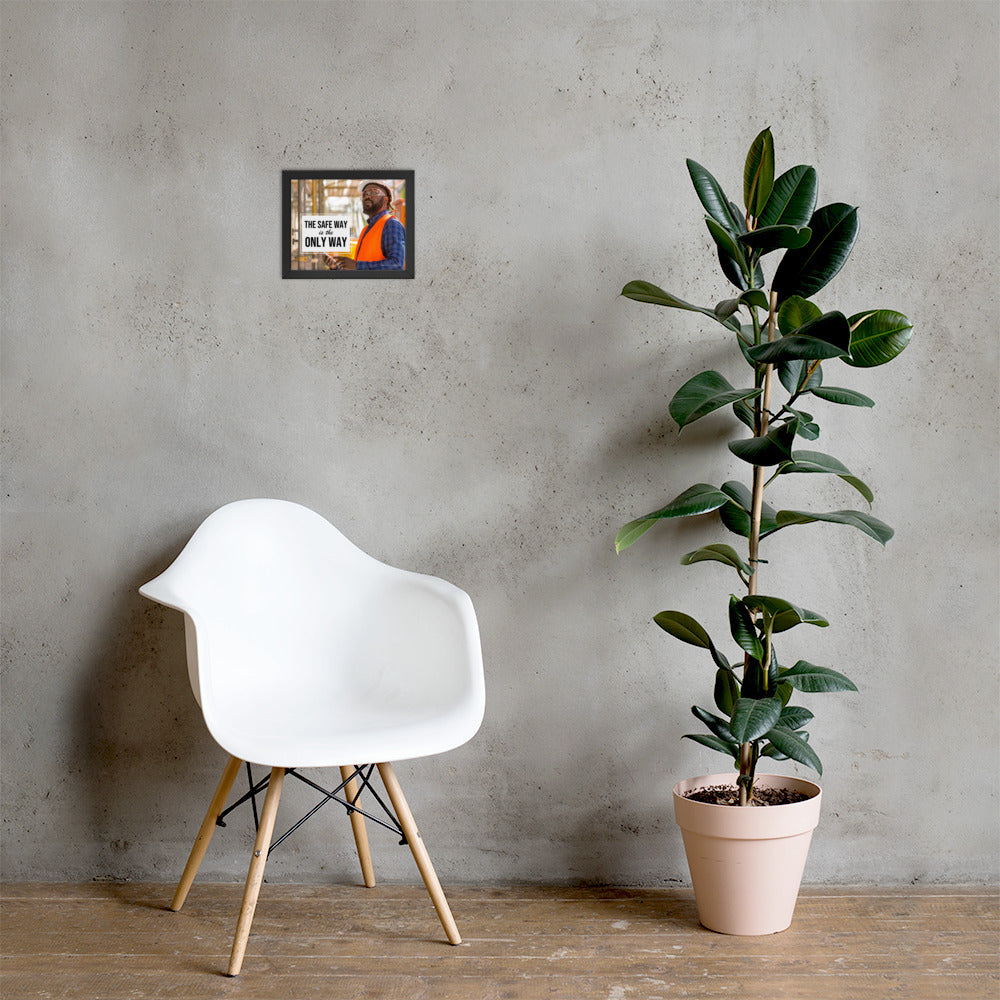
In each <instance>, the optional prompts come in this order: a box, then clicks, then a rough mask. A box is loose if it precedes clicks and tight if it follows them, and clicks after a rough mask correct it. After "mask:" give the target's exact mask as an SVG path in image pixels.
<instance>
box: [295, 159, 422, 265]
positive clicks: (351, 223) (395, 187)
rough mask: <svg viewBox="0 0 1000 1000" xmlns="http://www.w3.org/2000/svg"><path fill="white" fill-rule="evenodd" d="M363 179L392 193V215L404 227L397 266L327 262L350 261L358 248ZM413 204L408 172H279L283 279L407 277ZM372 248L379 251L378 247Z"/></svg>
mask: <svg viewBox="0 0 1000 1000" xmlns="http://www.w3.org/2000/svg"><path fill="white" fill-rule="evenodd" d="M366 181H375V182H377V183H379V184H381V185H383V186H385V187H387V188H388V189H389V191H390V193H391V194H392V196H393V198H392V202H393V215H392V218H394V219H395V220H396V221H398V222H400V223H402V225H403V230H404V244H405V257H404V260H403V266H402V267H388V268H387V267H384V266H383V267H374V266H372V265H371V264H370V263H369V262H367V261H359V262H357V263H358V264H365V266H364V267H357V269H355V270H340V269H336V268H335V267H333V266H332V265H331V264H330V262H329V259H328V255H329V256H332V257H336V258H340V257H349V258H350V259H353V257H354V254H355V253H356V252H357V243H358V241H360V242H361V244H362V246H365V245H366V243H365V239H366V236H367V235H368V234H366V232H365V225H366V223H367V219H366V217H365V216H364V213H363V212H362V210H361V199H360V194H361V186H362V185H364V183H365V182H366ZM414 203H415V199H414V178H413V171H412V170H386V169H372V170H340V169H333V170H283V171H282V172H281V276H282V278H320V279H333V280H339V279H344V278H346V279H352V278H354V279H357V278H360V279H371V278H412V277H413V274H414V263H415V262H414V259H413V258H414V245H415V240H414V216H415V211H414ZM397 232H398V230H397ZM384 242H385V241H383V245H384ZM370 252H371V247H370V244H369V253H370ZM376 252H378V253H381V249H379V250H378V251H376ZM383 259H384V258H383ZM390 259H391V258H390ZM378 263H381V261H380V262H378Z"/></svg>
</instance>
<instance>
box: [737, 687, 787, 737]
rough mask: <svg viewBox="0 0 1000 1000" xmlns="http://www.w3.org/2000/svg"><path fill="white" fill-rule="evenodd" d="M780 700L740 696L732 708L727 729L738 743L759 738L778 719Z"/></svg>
mask: <svg viewBox="0 0 1000 1000" xmlns="http://www.w3.org/2000/svg"><path fill="white" fill-rule="evenodd" d="M780 715H781V702H780V701H778V700H777V699H776V698H740V700H739V701H738V702H736V706H735V708H734V709H733V717H732V720H731V721H730V723H729V731H730V732H731V733H732V734H733V738H734V739H735V740H736V741H737V742H738V743H750V742H752V741H753V740H759V739H760V738H761V737H762V736H763V735H764V734H765V733H767V731H768V730H769V729H771V728H772V727H773V726H774V725H775V724H776V723H777V721H778V717H779V716H780Z"/></svg>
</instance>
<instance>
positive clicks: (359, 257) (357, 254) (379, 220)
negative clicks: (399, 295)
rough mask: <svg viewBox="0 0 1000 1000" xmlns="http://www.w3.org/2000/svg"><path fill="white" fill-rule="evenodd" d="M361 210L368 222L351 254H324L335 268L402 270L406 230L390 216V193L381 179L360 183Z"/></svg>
mask: <svg viewBox="0 0 1000 1000" xmlns="http://www.w3.org/2000/svg"><path fill="white" fill-rule="evenodd" d="M361 211H362V212H363V213H364V215H365V218H367V220H368V225H366V226H365V228H364V229H362V230H361V235H360V236H359V237H358V243H357V246H356V247H355V249H354V255H353V256H352V257H335V256H332V255H330V254H327V255H326V261H327V263H328V264H329V265H330V267H331V269H333V270H336V271H402V270H403V268H404V267H405V265H406V230H405V229H404V228H403V224H402V223H401V222H400V221H399V220H398V219H395V218H393V216H392V192H391V191H390V190H389V188H388V187H386V185H385V184H383V183H382V182H381V181H365V182H364V184H362V185H361Z"/></svg>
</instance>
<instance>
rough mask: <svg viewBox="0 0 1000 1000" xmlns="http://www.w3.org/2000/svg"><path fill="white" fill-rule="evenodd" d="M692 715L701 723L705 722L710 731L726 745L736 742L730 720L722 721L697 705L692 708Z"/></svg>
mask: <svg viewBox="0 0 1000 1000" xmlns="http://www.w3.org/2000/svg"><path fill="white" fill-rule="evenodd" d="M691 714H692V715H693V716H694V717H695V718H696V719H697V720H698V721H699V722H703V723H704V724H705V725H706V726H707V727H708V729H709V731H710V732H712V733H714V734H715V735H716V736H718V737H719V739H721V740H725V742H726V743H730V742H732V743H735V742H736V741H735V740H734V739H733V734H732V732H731V731H730V729H729V720H728V719H720V718H719V717H718V716H717V715H713V714H712V713H711V712H706V711H705V709H703V708H699V707H698V706H697V705H692V706H691Z"/></svg>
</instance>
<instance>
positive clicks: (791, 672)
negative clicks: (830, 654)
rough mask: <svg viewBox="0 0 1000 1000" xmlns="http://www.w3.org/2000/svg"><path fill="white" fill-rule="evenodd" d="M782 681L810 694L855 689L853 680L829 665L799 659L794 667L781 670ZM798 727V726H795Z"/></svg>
mask: <svg viewBox="0 0 1000 1000" xmlns="http://www.w3.org/2000/svg"><path fill="white" fill-rule="evenodd" d="M781 681H782V683H787V684H791V685H792V687H794V688H797V689H798V690H799V691H805V692H807V693H811V694H819V693H825V692H828V691H857V687H855V685H854V682H853V681H852V680H850V679H849V678H847V677H845V676H844V675H843V674H841V673H838V672H837V671H836V670H832V669H831V668H830V667H817V666H816V665H815V664H812V663H807V662H806V661H805V660H799V662H798V663H796V664H795V666H794V667H789V668H788V670H783V671H782V672H781ZM795 728H798V727H795Z"/></svg>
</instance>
